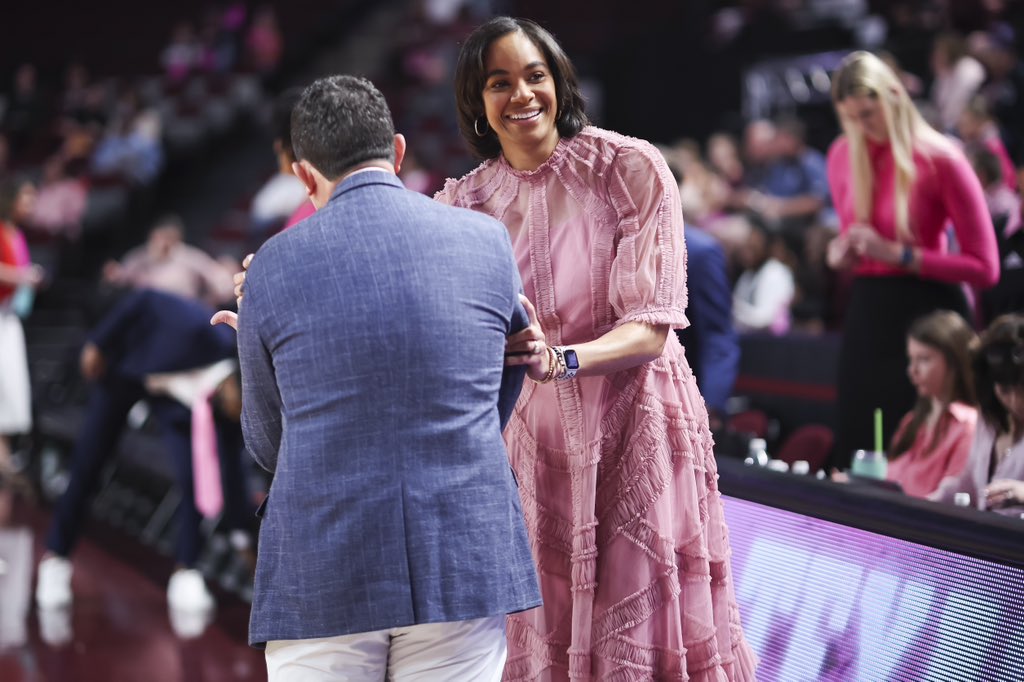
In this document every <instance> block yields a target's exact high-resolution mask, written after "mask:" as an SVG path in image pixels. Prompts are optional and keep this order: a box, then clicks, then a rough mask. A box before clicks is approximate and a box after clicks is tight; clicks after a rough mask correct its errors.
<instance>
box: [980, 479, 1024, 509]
mask: <svg viewBox="0 0 1024 682" xmlns="http://www.w3.org/2000/svg"><path fill="white" fill-rule="evenodd" d="M1019 504H1024V481H1014V480H1012V479H1005V478H1003V479H998V480H995V481H992V482H991V483H989V484H988V486H987V487H986V488H985V507H986V508H987V509H999V508H1001V507H1011V506H1015V505H1019Z"/></svg>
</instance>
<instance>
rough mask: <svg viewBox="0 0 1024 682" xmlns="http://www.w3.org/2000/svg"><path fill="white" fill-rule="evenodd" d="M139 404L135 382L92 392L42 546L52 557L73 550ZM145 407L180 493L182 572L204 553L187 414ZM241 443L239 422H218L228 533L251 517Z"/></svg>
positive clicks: (172, 405) (164, 404)
mask: <svg viewBox="0 0 1024 682" xmlns="http://www.w3.org/2000/svg"><path fill="white" fill-rule="evenodd" d="M142 398H147V394H146V391H145V389H144V388H143V386H142V384H141V383H139V382H138V381H136V380H134V379H127V378H123V377H118V376H108V377H106V378H105V379H104V380H102V381H100V382H97V383H96V384H95V385H94V386H93V387H92V389H91V391H90V396H89V403H88V407H87V408H86V414H85V423H84V425H83V426H82V431H81V433H79V435H78V439H77V440H76V441H75V446H74V449H73V450H72V453H71V472H70V474H71V478H70V482H69V483H68V488H67V490H66V491H65V492H64V494H63V495H62V496H61V498H60V500H59V501H58V502H57V507H56V509H55V510H54V516H53V522H52V524H51V525H50V531H49V534H48V536H47V540H46V546H47V548H48V549H49V550H50V551H52V552H54V553H55V554H58V555H60V556H68V555H69V554H70V553H71V551H72V550H73V549H74V546H75V543H76V542H77V541H78V537H79V535H80V533H81V530H82V524H83V522H84V520H85V514H86V512H87V510H88V506H89V501H90V499H91V497H92V495H93V493H95V492H96V486H97V483H98V479H99V476H100V474H101V472H102V470H103V465H104V463H105V462H106V461H107V460H108V459H109V458H110V457H112V456H113V455H114V453H115V452H116V447H117V441H118V437H119V436H120V435H121V431H122V430H123V429H124V425H125V420H126V419H127V417H128V411H129V410H130V409H131V407H132V405H134V404H135V403H136V402H137V401H139V400H140V399H142ZM147 402H149V404H150V407H151V409H152V410H153V414H154V416H155V417H156V418H157V420H158V421H159V423H160V426H161V432H162V435H163V440H164V445H165V447H166V449H167V454H168V455H169V456H170V457H171V458H172V461H173V465H174V473H175V478H176V480H177V485H178V488H179V490H180V492H181V503H180V504H179V505H178V512H177V523H178V547H177V551H176V555H177V560H178V563H179V564H181V565H183V566H193V565H195V563H196V560H197V559H198V558H199V552H200V550H201V548H202V540H201V537H200V530H199V529H200V522H201V520H202V519H201V516H200V514H199V511H198V510H197V509H196V504H195V495H194V493H193V489H192V442H191V437H192V424H191V413H190V411H189V410H188V409H187V408H185V407H184V406H183V405H181V404H180V403H177V402H175V401H172V400H170V399H168V398H162V397H160V398H153V397H148V400H147ZM241 439H242V435H241V429H240V428H239V425H238V423H237V422H234V423H232V422H230V421H229V420H226V419H222V418H219V417H218V418H217V440H218V443H217V445H218V451H219V453H220V464H221V480H222V481H223V487H224V523H225V525H226V526H227V527H229V528H243V527H244V526H245V524H246V522H247V518H248V517H251V514H250V513H249V511H250V507H251V505H250V503H249V501H248V496H247V495H246V491H245V474H244V471H243V469H242V462H241V448H242V440H241Z"/></svg>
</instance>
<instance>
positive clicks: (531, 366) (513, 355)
mask: <svg viewBox="0 0 1024 682" xmlns="http://www.w3.org/2000/svg"><path fill="white" fill-rule="evenodd" d="M519 301H520V303H522V304H523V307H524V308H526V315H527V317H529V318H530V324H529V325H528V326H527V327H525V328H524V329H521V330H519V331H517V332H516V333H515V334H511V335H509V337H508V338H507V339H506V340H505V364H506V365H508V366H516V365H526V374H527V376H529V377H530V378H531V379H534V380H540V379H543V378H544V377H545V376H546V375H547V373H548V363H549V362H550V361H551V354H550V353H549V352H548V344H547V339H546V338H545V336H544V330H543V329H541V328H540V322H539V321H538V320H537V310H536V309H535V308H534V307H533V304H532V303H530V299H528V298H526V297H525V296H523V295H522V294H520V295H519Z"/></svg>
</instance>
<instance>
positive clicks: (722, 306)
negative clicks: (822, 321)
mask: <svg viewBox="0 0 1024 682" xmlns="http://www.w3.org/2000/svg"><path fill="white" fill-rule="evenodd" d="M686 254H687V259H686V284H687V289H688V291H689V294H690V297H689V302H688V305H687V307H686V318H687V319H688V320H689V321H690V326H689V327H687V328H686V329H680V330H677V331H676V334H677V335H678V336H679V341H680V342H681V343H682V344H683V347H684V348H686V355H687V356H688V357H689V359H690V362H691V363H692V364H693V373H694V376H696V377H697V386H698V387H699V388H700V392H701V394H702V395H703V396H704V402H705V403H706V404H707V407H708V413H709V418H710V423H711V430H712V431H715V432H716V433H717V432H719V431H720V430H721V428H722V427H723V426H724V422H723V420H724V418H725V414H726V402H727V401H728V400H729V396H730V395H732V389H733V385H734V384H735V383H736V375H737V373H738V372H739V366H740V342H739V339H738V337H737V336H736V329H735V328H734V327H733V323H732V288H731V287H730V285H729V274H728V272H727V270H726V265H725V254H724V253H723V252H722V247H721V246H720V245H719V244H718V242H717V241H715V238H714V237H712V236H711V235H709V234H707V233H706V232H702V231H701V230H700V229H698V228H689V229H687V230H686Z"/></svg>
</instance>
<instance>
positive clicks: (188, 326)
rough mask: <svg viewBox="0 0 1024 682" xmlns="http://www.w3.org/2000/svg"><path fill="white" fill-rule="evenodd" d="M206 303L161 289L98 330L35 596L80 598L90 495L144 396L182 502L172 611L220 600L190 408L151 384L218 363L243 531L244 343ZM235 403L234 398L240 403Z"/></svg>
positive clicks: (85, 363)
mask: <svg viewBox="0 0 1024 682" xmlns="http://www.w3.org/2000/svg"><path fill="white" fill-rule="evenodd" d="M212 312H213V311H212V309H211V308H209V307H207V306H206V305H205V304H203V303H200V302H197V301H193V300H190V299H186V298H182V297H180V296H177V295H174V294H169V293H165V292H161V291H156V290H153V289H139V290H136V291H132V292H130V293H127V294H125V295H124V296H123V297H122V298H120V299H119V300H118V302H117V303H116V304H115V305H114V306H113V307H112V308H111V309H110V311H109V312H108V313H107V314H106V315H105V316H103V318H102V319H101V320H100V322H99V323H98V324H97V325H96V326H95V327H94V328H93V329H92V331H91V332H90V333H89V336H88V339H87V340H86V342H85V344H84V346H83V348H82V353H81V359H80V364H81V370H82V375H83V377H84V378H85V379H87V380H88V381H89V382H90V384H91V386H90V390H89V400H88V404H87V406H86V410H85V415H84V418H83V420H82V427H81V430H80V432H79V434H78V437H77V438H76V439H75V444H74V447H73V449H72V452H71V457H70V472H69V474H70V476H69V483H68V487H67V489H66V490H65V491H64V493H63V494H62V495H61V497H60V499H59V500H58V502H57V504H56V507H55V509H54V514H53V520H52V522H51V524H50V529H49V532H48V534H47V538H46V548H47V553H46V555H45V556H44V558H43V560H42V561H41V562H40V565H39V579H38V583H37V586H36V601H37V603H38V604H39V606H40V607H42V608H58V607H62V606H65V605H67V604H68V603H70V601H71V599H72V593H71V573H72V565H71V561H70V555H71V553H72V551H73V550H74V547H75V545H76V544H77V542H78V538H79V535H80V533H81V530H82V525H83V523H84V521H85V517H86V512H87V511H88V506H89V501H90V498H91V496H92V495H93V493H94V492H95V491H96V489H97V487H98V485H99V478H100V474H101V473H102V471H103V466H104V464H105V463H106V462H107V461H109V459H110V458H111V457H112V456H114V454H115V453H116V451H117V448H116V446H117V442H118V438H119V437H120V434H121V432H122V430H123V429H124V426H125V423H126V421H127V418H128V413H129V411H130V410H131V408H132V406H133V405H135V404H136V403H138V402H139V401H140V400H145V401H146V402H147V404H148V405H149V407H150V410H151V412H152V414H153V415H154V416H155V417H156V418H157V420H158V422H159V423H160V426H161V432H162V435H163V439H164V444H165V447H166V449H167V452H168V454H169V455H170V456H171V459H172V461H173V466H174V473H175V477H176V483H177V486H178V490H179V492H180V494H181V501H180V503H179V505H178V511H177V523H178V545H177V548H176V552H175V555H176V559H177V564H178V570H177V571H176V572H175V573H174V575H172V577H171V581H170V583H169V585H168V601H169V604H170V606H171V607H172V609H181V610H195V611H203V610H207V609H209V608H210V607H211V606H212V597H211V596H210V594H209V592H208V591H207V589H206V585H205V583H204V581H203V578H202V575H201V574H200V573H199V571H198V570H197V569H195V568H194V566H195V564H196V562H197V561H198V559H199V555H200V551H201V549H202V536H201V533H200V522H201V516H200V513H199V511H198V510H197V509H196V504H195V497H194V494H193V470H192V440H191V410H190V408H189V407H187V406H185V405H183V404H181V402H180V401H179V400H175V399H173V398H171V397H169V396H168V395H165V394H163V393H160V394H157V393H154V392H153V391H151V390H150V389H149V388H147V380H148V379H149V378H150V377H152V376H153V375H157V374H161V375H167V376H173V375H180V374H181V373H185V372H192V371H200V372H203V371H205V370H208V369H211V370H212V371H214V372H217V373H218V375H217V376H216V377H215V378H214V379H213V382H214V385H216V386H217V387H218V388H217V390H216V391H215V392H214V398H213V400H212V403H213V405H214V409H213V416H214V418H215V426H216V436H217V441H218V447H217V449H218V454H219V455H220V465H221V480H222V481H223V483H224V506H223V510H224V511H223V514H224V522H225V525H226V526H228V527H231V528H235V529H242V528H244V527H245V526H246V525H247V521H246V517H247V516H249V515H250V514H251V510H250V505H249V503H248V501H247V495H246V491H245V477H244V473H243V470H242V458H241V451H242V443H241V429H240V427H239V416H240V415H239V409H240V408H239V407H238V405H237V399H235V400H231V399H230V398H229V396H230V395H231V394H232V393H234V394H235V395H237V391H238V388H237V387H238V377H237V360H236V348H235V340H234V338H233V334H232V333H231V332H230V331H229V330H227V329H224V328H223V327H211V326H210V324H209V320H210V315H211V314H212ZM231 403H234V404H233V405H232V404H231Z"/></svg>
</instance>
